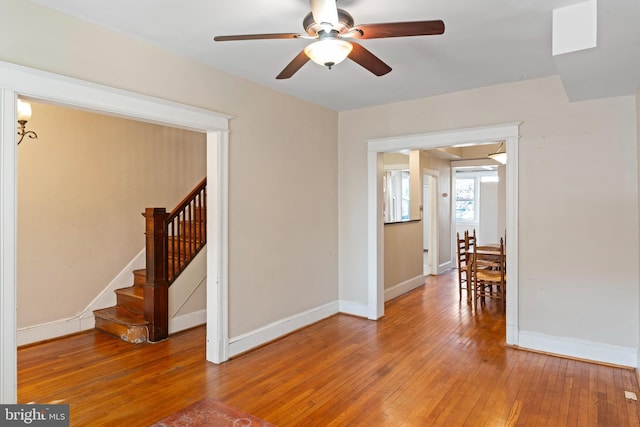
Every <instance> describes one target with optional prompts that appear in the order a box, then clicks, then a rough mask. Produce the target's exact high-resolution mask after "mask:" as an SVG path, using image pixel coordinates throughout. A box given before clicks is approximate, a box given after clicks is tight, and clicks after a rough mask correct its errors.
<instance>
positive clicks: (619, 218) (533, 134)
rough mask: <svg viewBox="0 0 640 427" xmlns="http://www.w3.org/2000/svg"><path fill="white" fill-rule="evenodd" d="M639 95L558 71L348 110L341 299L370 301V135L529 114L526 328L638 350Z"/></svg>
mask: <svg viewBox="0 0 640 427" xmlns="http://www.w3.org/2000/svg"><path fill="white" fill-rule="evenodd" d="M635 105H636V101H635V99H634V97H619V98H610V99H602V100H594V101H585V102H577V103H568V101H567V98H566V96H565V93H564V90H563V88H562V84H561V82H560V80H559V78H557V77H549V78H544V79H537V80H532V81H525V82H518V83H512V84H505V85H499V86H494V87H487V88H479V89H474V90H469V91H464V92H458V93H453V94H448V95H442V96H434V97H430V98H424V99H419V100H415V101H409V102H402V103H397V104H391V105H385V106H379V107H373V108H367V109H361V110H353V111H349V112H344V113H342V114H341V117H340V136H339V155H340V171H339V172H340V182H339V184H340V187H339V188H340V210H339V212H340V214H339V229H340V253H341V259H340V261H341V263H340V266H341V269H340V295H341V298H342V299H345V300H349V301H352V302H353V303H354V304H358V303H359V304H364V303H366V296H367V289H366V283H367V263H366V253H367V237H366V224H365V221H363V220H362V219H363V218H366V217H367V161H366V159H367V153H366V144H365V141H366V140H368V139H372V138H383V137H391V136H396V135H409V134H418V133H425V132H430V131H437V130H447V129H460V128H467V127H475V126H484V125H490V124H495V123H506V122H517V121H522V124H521V125H520V134H521V137H520V141H519V165H520V167H519V176H520V178H519V198H520V199H519V212H520V217H519V219H518V221H519V237H520V247H519V250H520V252H519V258H520V265H519V272H520V274H519V283H520V284H521V286H520V293H519V298H520V301H519V310H518V313H519V322H520V323H519V326H520V332H521V335H522V334H523V333H524V332H528V333H530V334H529V336H534V335H536V336H538V337H541V338H542V339H546V340H547V341H546V342H547V343H549V342H554V340H559V341H563V340H568V341H571V340H573V341H574V342H579V343H580V344H581V345H584V346H583V347H588V345H589V344H591V343H595V344H596V345H601V346H605V347H606V346H610V347H612V348H615V349H618V350H621V351H622V352H624V353H625V354H628V353H629V352H633V351H635V350H636V349H637V348H638V337H639V333H638V330H639V327H638V326H639V325H638V323H639V320H638V317H639V316H638V315H639V312H638V300H639V292H638V282H639V280H638V225H637V223H638V180H637V163H638V162H637V138H636V119H637V114H636V109H635ZM550 150H552V152H553V155H549V152H550ZM359 219H360V220H359ZM594 260H595V261H594ZM557 348H558V347H557ZM551 350H553V349H551ZM560 350H562V349H558V351H560ZM594 357H597V356H594Z"/></svg>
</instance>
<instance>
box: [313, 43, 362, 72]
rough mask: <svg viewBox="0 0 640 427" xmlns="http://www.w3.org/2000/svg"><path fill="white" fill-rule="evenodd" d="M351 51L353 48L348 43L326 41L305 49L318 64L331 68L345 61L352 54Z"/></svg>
mask: <svg viewBox="0 0 640 427" xmlns="http://www.w3.org/2000/svg"><path fill="white" fill-rule="evenodd" d="M351 49H353V46H352V45H351V43H349V42H347V41H344V40H341V39H324V40H319V41H317V42H314V43H311V44H310V45H308V46H307V47H305V48H304V53H306V54H307V56H308V57H309V58H311V60H312V61H313V62H315V63H316V64H319V65H323V66H327V67H329V68H331V67H332V66H334V65H336V64H339V63H341V62H342V61H344V60H345V59H346V58H347V56H349V54H350V53H351Z"/></svg>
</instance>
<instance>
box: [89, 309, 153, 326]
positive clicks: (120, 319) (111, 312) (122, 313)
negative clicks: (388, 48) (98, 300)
mask: <svg viewBox="0 0 640 427" xmlns="http://www.w3.org/2000/svg"><path fill="white" fill-rule="evenodd" d="M93 314H94V316H95V317H100V318H103V319H105V320H109V321H111V322H114V323H119V324H121V325H129V326H146V325H148V324H149V322H148V321H146V320H144V317H143V316H141V315H138V314H135V313H131V312H130V311H128V310H122V309H120V310H119V309H118V307H107V308H102V309H100V310H95V311H94V312H93Z"/></svg>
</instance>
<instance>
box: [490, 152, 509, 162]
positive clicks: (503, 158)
mask: <svg viewBox="0 0 640 427" xmlns="http://www.w3.org/2000/svg"><path fill="white" fill-rule="evenodd" d="M489 158H491V159H493V160H495V161H496V162H500V163H502V164H503V165H506V164H507V153H505V152H502V153H491V154H489Z"/></svg>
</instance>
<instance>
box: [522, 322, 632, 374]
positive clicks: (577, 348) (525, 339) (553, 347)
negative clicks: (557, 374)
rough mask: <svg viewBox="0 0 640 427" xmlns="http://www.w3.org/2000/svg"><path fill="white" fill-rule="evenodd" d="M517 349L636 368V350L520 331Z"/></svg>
mask: <svg viewBox="0 0 640 427" xmlns="http://www.w3.org/2000/svg"><path fill="white" fill-rule="evenodd" d="M519 335H520V344H519V345H518V347H520V348H525V349H530V350H535V351H543V352H545V353H550V354H556V355H560V356H568V357H572V358H577V359H584V360H592V361H596V362H602V363H611V364H613V365H620V366H628V367H631V368H637V366H638V349H637V348H631V347H622V346H617V345H611V344H603V343H600V342H593V341H585V340H578V339H575V338H566V337H555V336H551V335H545V334H541V333H538V332H529V331H520V334H519Z"/></svg>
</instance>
